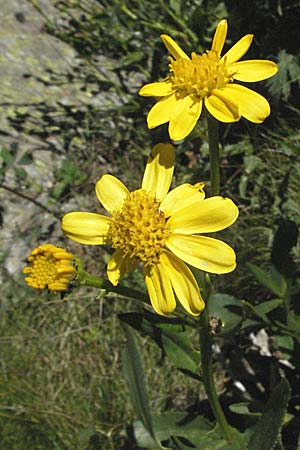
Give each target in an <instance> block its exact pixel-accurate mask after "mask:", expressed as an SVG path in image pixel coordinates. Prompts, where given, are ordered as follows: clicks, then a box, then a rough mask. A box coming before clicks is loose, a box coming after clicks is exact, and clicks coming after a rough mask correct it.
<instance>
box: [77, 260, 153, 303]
mask: <svg viewBox="0 0 300 450" xmlns="http://www.w3.org/2000/svg"><path fill="white" fill-rule="evenodd" d="M78 283H79V285H80V286H89V287H95V288H100V289H105V290H106V291H108V292H114V293H115V294H119V295H122V296H123V297H128V298H132V299H135V300H140V301H144V302H147V301H148V296H147V294H145V293H144V292H140V291H136V290H134V289H131V288H127V287H124V286H113V285H112V284H111V283H109V281H106V280H104V279H103V278H101V277H95V276H94V275H90V274H89V273H88V272H86V271H85V270H83V269H82V268H80V269H78Z"/></svg>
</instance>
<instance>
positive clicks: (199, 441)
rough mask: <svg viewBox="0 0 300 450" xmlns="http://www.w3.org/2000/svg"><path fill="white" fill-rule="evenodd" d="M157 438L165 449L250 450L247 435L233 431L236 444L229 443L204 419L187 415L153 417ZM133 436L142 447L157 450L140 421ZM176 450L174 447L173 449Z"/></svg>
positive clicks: (170, 414) (136, 423) (174, 413)
mask: <svg viewBox="0 0 300 450" xmlns="http://www.w3.org/2000/svg"><path fill="white" fill-rule="evenodd" d="M153 427H154V430H155V434H156V436H157V438H158V439H159V440H160V442H163V444H164V446H165V447H167V448H169V447H170V445H172V443H173V444H174V443H176V449H181V450H191V449H195V450H204V449H205V450H232V449H234V450H247V446H246V445H245V439H244V435H242V434H240V433H239V432H238V431H237V430H235V429H234V428H232V429H231V430H232V433H233V441H232V442H230V443H228V442H227V441H226V440H225V439H224V438H223V437H222V436H221V434H220V432H219V429H218V427H214V426H213V425H212V424H210V423H209V422H208V421H207V419H205V418H204V417H201V416H197V417H196V418H191V417H189V416H187V415H186V414H185V413H181V412H168V413H165V414H162V415H159V416H153ZM133 428H134V435H135V438H136V441H137V444H138V446H139V447H142V448H147V449H155V448H156V445H155V442H154V441H153V440H152V439H151V436H150V435H149V433H148V432H147V430H146V429H145V427H144V426H143V424H142V423H141V422H140V421H137V422H134V424H133ZM172 448H174V447H172Z"/></svg>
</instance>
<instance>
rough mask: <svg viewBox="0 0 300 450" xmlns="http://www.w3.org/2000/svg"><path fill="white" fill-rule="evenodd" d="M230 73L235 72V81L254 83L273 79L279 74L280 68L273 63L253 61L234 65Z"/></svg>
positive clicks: (261, 60) (260, 60) (259, 60)
mask: <svg viewBox="0 0 300 450" xmlns="http://www.w3.org/2000/svg"><path fill="white" fill-rule="evenodd" d="M230 71H233V72H234V76H233V77H234V79H235V80H239V81H246V82H254V81H262V80H266V79H267V78H270V77H272V76H273V75H275V73H277V72H278V67H277V64H275V63H274V62H273V61H268V60H263V59H252V60H248V61H239V62H236V63H234V64H232V66H230Z"/></svg>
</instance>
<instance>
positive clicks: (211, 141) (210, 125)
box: [206, 113, 220, 197]
mask: <svg viewBox="0 0 300 450" xmlns="http://www.w3.org/2000/svg"><path fill="white" fill-rule="evenodd" d="M206 121H207V132H208V145H209V157H210V190H211V196H212V197H213V196H214V195H219V193H220V163H219V122H218V121H217V120H216V119H215V118H214V117H213V116H211V115H210V114H209V113H207V115H206Z"/></svg>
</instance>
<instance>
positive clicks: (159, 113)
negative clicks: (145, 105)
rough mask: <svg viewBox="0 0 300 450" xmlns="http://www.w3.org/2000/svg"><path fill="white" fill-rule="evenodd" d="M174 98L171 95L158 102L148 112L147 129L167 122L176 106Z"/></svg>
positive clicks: (173, 95)
mask: <svg viewBox="0 0 300 450" xmlns="http://www.w3.org/2000/svg"><path fill="white" fill-rule="evenodd" d="M176 102H177V100H176V96H175V94H171V95H169V96H167V97H163V98H162V99H161V100H159V101H158V102H157V103H156V104H155V105H154V106H152V108H151V109H150V111H149V114H148V117H147V124H148V128H150V129H151V128H155V127H157V126H158V125H162V124H163V123H166V122H169V120H170V116H171V114H172V112H173V111H174V108H175V105H176Z"/></svg>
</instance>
